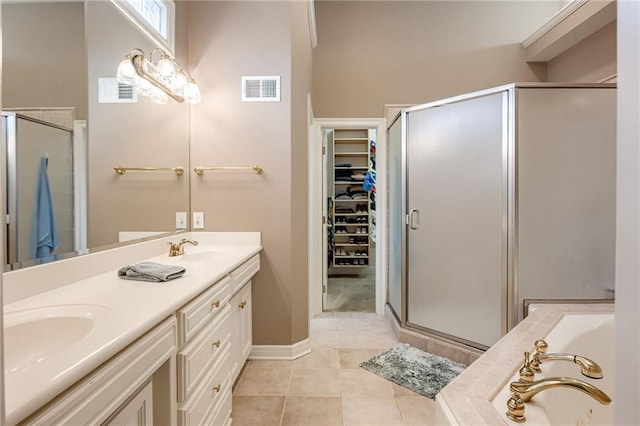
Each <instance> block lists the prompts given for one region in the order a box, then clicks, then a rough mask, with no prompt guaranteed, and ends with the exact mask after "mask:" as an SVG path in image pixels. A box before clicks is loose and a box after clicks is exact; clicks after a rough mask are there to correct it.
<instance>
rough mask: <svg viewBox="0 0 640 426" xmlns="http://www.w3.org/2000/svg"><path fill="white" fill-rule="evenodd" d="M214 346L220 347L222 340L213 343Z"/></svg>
mask: <svg viewBox="0 0 640 426" xmlns="http://www.w3.org/2000/svg"><path fill="white" fill-rule="evenodd" d="M212 345H213V346H215V347H216V348H219V347H220V339H218V340H217V341H215V342H213V343H212Z"/></svg>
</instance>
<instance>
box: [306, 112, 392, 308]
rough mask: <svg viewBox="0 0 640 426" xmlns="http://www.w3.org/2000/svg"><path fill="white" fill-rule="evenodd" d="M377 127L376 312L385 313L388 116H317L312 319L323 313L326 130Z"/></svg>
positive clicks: (312, 140) (312, 169)
mask: <svg viewBox="0 0 640 426" xmlns="http://www.w3.org/2000/svg"><path fill="white" fill-rule="evenodd" d="M364 127H366V128H370V129H375V130H376V274H375V276H376V286H375V292H376V302H375V306H376V314H378V315H383V314H384V305H385V303H386V289H387V194H386V192H387V122H386V120H385V119H384V118H316V119H313V121H312V123H311V126H310V129H309V135H310V137H309V167H308V169H309V319H311V318H313V317H314V316H315V315H317V314H320V313H322V281H323V265H322V259H323V251H324V250H326V247H323V245H322V241H323V238H322V235H323V232H324V229H325V226H326V225H323V223H322V217H323V215H324V214H325V212H324V211H323V209H322V205H323V202H322V185H323V182H322V176H323V173H322V164H323V160H322V130H323V129H329V128H331V129H349V128H364Z"/></svg>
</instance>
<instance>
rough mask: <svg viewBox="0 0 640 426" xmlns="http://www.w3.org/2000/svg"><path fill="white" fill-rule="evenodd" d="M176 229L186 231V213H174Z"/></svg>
mask: <svg viewBox="0 0 640 426" xmlns="http://www.w3.org/2000/svg"><path fill="white" fill-rule="evenodd" d="M176 229H187V212H176Z"/></svg>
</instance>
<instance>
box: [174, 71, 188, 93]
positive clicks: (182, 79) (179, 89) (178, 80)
mask: <svg viewBox="0 0 640 426" xmlns="http://www.w3.org/2000/svg"><path fill="white" fill-rule="evenodd" d="M186 85H187V77H186V76H185V75H184V74H182V73H180V72H179V73H177V74H176V75H175V77H173V78H172V79H171V90H172V91H173V93H175V94H176V95H180V96H182V94H183V93H184V88H185V86H186Z"/></svg>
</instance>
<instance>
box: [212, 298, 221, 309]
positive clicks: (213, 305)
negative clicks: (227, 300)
mask: <svg viewBox="0 0 640 426" xmlns="http://www.w3.org/2000/svg"><path fill="white" fill-rule="evenodd" d="M211 307H212V308H218V307H220V301H219V300H214V302H213V303H212V304H211Z"/></svg>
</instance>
